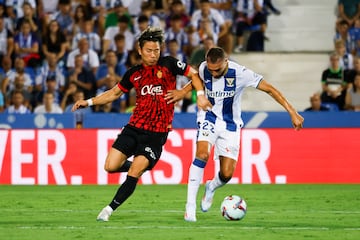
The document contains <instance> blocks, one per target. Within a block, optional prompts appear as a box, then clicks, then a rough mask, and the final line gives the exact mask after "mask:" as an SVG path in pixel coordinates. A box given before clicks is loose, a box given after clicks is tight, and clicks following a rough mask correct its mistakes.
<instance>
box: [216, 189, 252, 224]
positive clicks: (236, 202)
mask: <svg viewBox="0 0 360 240" xmlns="http://www.w3.org/2000/svg"><path fill="white" fill-rule="evenodd" d="M246 208H247V207H246V202H245V200H244V199H243V198H242V197H239V196H237V195H229V196H227V197H225V198H224V200H223V202H222V203H221V207H220V211H221V214H222V216H223V217H224V218H225V219H226V220H229V221H238V220H241V219H243V218H244V217H245V214H246Z"/></svg>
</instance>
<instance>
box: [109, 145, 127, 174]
mask: <svg viewBox="0 0 360 240" xmlns="http://www.w3.org/2000/svg"><path fill="white" fill-rule="evenodd" d="M127 158H128V157H127V156H126V155H125V154H123V153H122V152H120V151H119V150H117V149H115V148H111V149H110V151H109V153H108V155H107V157H106V160H105V166H104V169H105V171H107V172H108V173H117V172H127V171H128V170H129V168H130V166H131V161H129V160H127Z"/></svg>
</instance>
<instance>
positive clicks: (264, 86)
mask: <svg viewBox="0 0 360 240" xmlns="http://www.w3.org/2000/svg"><path fill="white" fill-rule="evenodd" d="M257 88H258V89H260V90H262V91H264V92H266V93H267V94H269V95H270V96H271V97H273V98H274V99H275V100H276V101H277V102H278V103H279V104H280V105H281V106H283V107H284V108H285V109H286V111H287V112H288V113H289V115H290V117H291V122H292V124H293V126H294V128H295V129H296V130H300V129H301V128H302V127H303V123H304V118H303V117H302V116H301V115H300V114H299V113H298V112H297V111H296V110H295V108H294V107H293V106H292V105H291V104H290V103H289V102H288V100H287V99H286V98H285V97H284V95H283V94H282V93H281V92H280V91H279V90H277V89H276V88H275V87H274V86H272V85H271V84H270V83H268V82H267V81H265V80H264V79H263V80H262V81H261V82H260V83H259V85H258V87H257Z"/></svg>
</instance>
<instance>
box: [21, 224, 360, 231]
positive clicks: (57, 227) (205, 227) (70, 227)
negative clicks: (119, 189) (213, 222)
mask: <svg viewBox="0 0 360 240" xmlns="http://www.w3.org/2000/svg"><path fill="white" fill-rule="evenodd" d="M105 224H107V223H99V228H104V229H119V230H121V229H154V228H158V229H194V228H196V229H199V228H200V229H242V230H257V231H258V230H262V231H263V230H276V231H289V230H290V231H291V230H293V231H307V230H308V231H331V230H344V231H360V228H342V229H341V228H334V229H331V228H328V227H241V226H223V225H222V226H218V227H217V226H212V227H207V226H195V225H194V226H161V225H160V226H138V225H136V226H106V225H105ZM86 228H88V227H84V226H56V227H44V226H19V227H17V229H38V230H54V229H69V230H73V229H74V230H77V229H86ZM96 228H97V227H96Z"/></svg>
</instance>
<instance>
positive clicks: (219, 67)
mask: <svg viewBox="0 0 360 240" xmlns="http://www.w3.org/2000/svg"><path fill="white" fill-rule="evenodd" d="M227 65H228V62H227V59H221V60H218V61H217V62H216V63H211V62H210V61H208V62H207V67H208V70H209V72H210V73H211V75H212V76H213V77H214V78H220V77H221V76H224V75H225V74H226V71H227Z"/></svg>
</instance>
